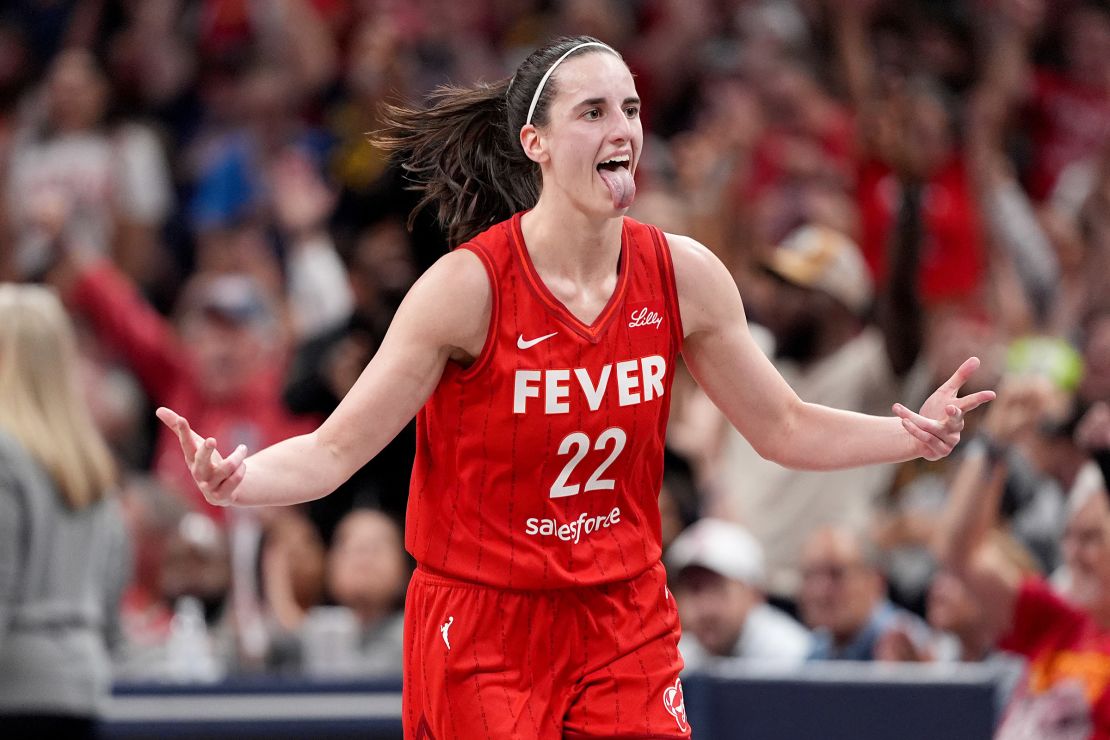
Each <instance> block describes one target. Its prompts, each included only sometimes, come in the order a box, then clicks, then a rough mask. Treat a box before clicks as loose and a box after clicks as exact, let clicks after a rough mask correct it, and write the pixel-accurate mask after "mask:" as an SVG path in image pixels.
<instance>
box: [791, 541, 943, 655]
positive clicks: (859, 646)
mask: <svg viewBox="0 0 1110 740" xmlns="http://www.w3.org/2000/svg"><path fill="white" fill-rule="evenodd" d="M885 588H886V584H885V581H884V579H883V571H882V566H881V564H880V563H879V562H878V555H877V551H875V550H874V548H873V547H872V546H871V545H870V543H868V542H867V541H866V540H864V538H863V537H862V536H860V535H859V534H856V533H854V532H852V531H851V530H849V529H847V528H845V527H825V528H822V529H819V530H817V531H815V532H814V533H813V534H812V535H811V536H810V538H809V541H808V542H807V543H806V545H805V548H804V549H803V551H802V588H801V591H800V592H799V596H800V598H799V602H798V603H799V606H800V607H801V613H802V618H803V620H804V621H805V623H806V625H808V626H809V627H810V629H812V630H813V632H814V641H813V649H812V651H811V652H810V655H809V657H810V659H811V660H876V659H877V658H878V656H877V655H876V649H877V647H878V645H879V643H880V642H881V641H882V639H883V637H884V635H885V634H886V633H887V632H889V631H891V630H894V629H899V630H902V631H904V632H906V634H907V635H908V636H909V637H910V639H911V641H912V642H913V643H914V645H916V646H918V647H919V648H920V647H924V646H925V645H926V644H927V643H928V641H929V639H930V633H929V628H928V626H927V625H925V623H924V622H922V621H921V619H920V618H918V617H917V616H916V615H914V614H912V613H911V612H907V611H905V610H904V609H900V608H898V607H896V606H894V604H892V603H890V601H889V600H888V599H887V598H886V596H885Z"/></svg>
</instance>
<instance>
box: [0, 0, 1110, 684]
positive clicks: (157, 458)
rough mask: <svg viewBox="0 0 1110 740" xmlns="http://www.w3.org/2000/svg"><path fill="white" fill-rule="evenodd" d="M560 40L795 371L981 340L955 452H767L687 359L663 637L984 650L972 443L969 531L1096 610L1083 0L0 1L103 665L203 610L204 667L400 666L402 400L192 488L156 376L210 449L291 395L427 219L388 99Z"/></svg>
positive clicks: (843, 390) (769, 651)
mask: <svg viewBox="0 0 1110 740" xmlns="http://www.w3.org/2000/svg"><path fill="white" fill-rule="evenodd" d="M583 33H584V34H590V35H594V36H596V37H598V38H600V39H602V40H604V41H606V42H607V43H610V44H612V45H613V46H614V47H615V48H617V49H618V50H620V51H621V53H622V54H623V55H624V58H625V60H626V61H627V62H628V63H629V65H630V66H631V68H632V70H633V72H634V73H635V75H636V83H637V87H638V90H639V93H640V95H641V97H642V99H643V101H644V107H643V117H644V127H645V148H644V156H643V160H642V162H641V164H640V168H639V171H638V173H637V178H638V182H639V189H638V193H639V194H638V197H637V200H636V203H635V205H634V206H633V209H632V212H631V214H630V215H632V216H633V217H635V218H638V219H640V220H643V221H648V222H652V223H655V224H658V225H659V226H661V227H662V228H664V230H666V231H671V232H678V233H685V234H689V235H691V236H693V237H695V238H697V239H699V240H700V241H702V242H703V243H705V244H706V245H707V246H709V247H710V248H711V249H712V250H713V251H714V252H715V253H716V254H717V255H718V256H719V257H720V258H721V259H722V260H723V261H724V262H725V264H726V265H727V266H728V267H729V268H730V269H731V271H732V272H733V274H734V276H735V278H736V282H737V285H738V286H739V289H740V292H741V295H742V296H743V298H744V301H745V306H746V309H747V313H748V319H749V321H750V323H751V325H752V330H753V332H755V333H756V336H757V338H758V339H759V341H760V343H761V345H762V346H763V347H764V349H765V351H766V352H767V354H768V356H769V357H770V358H771V359H772V361H773V362H774V363H775V365H776V366H777V367H778V368H779V369H780V371H781V372H782V373H783V375H784V376H785V377H786V378H787V380H788V381H789V382H790V383H791V385H792V386H793V387H794V388H795V389H796V390H797V392H798V393H799V395H801V396H802V398H803V399H804V400H807V401H814V402H820V403H825V404H828V405H832V406H837V407H841V408H849V409H853V410H857V411H863V412H869V413H879V414H889V410H890V406H891V404H892V403H894V402H901V403H903V404H905V405H906V406H909V407H914V408H916V407H917V406H918V405H919V404H920V402H921V401H922V400H923V399H924V395H925V393H926V392H927V391H928V390H930V389H931V388H933V387H935V385H936V384H938V383H940V382H943V381H944V380H945V379H946V378H947V377H948V376H949V375H950V374H951V373H952V372H953V371H954V370H955V368H956V367H957V366H958V365H959V363H960V362H961V361H962V360H963V359H964V358H965V357H967V356H969V355H972V354H975V355H978V356H979V357H981V358H982V361H983V362H982V366H981V368H980V370H979V372H978V373H977V375H976V376H975V378H973V381H972V385H973V386H974V388H996V389H997V390H998V392H999V397H998V400H997V401H995V402H994V403H993V404H991V405H990V406H989V407H987V409H985V413H979V414H977V415H975V416H974V417H973V418H970V419H969V420H968V423H969V429H968V430H967V431H966V432H965V440H966V441H965V442H964V443H963V444H962V445H961V446H960V448H959V449H957V451H956V453H955V454H954V455H953V456H951V458H949V459H946V460H943V461H940V462H936V463H930V462H925V461H920V460H919V461H915V462H912V463H906V464H903V465H898V466H887V467H874V468H867V469H860V470H851V471H842V472H836V473H798V472H794V471H788V470H784V469H782V468H779V467H777V466H775V465H773V464H770V463H767V462H765V461H763V460H761V459H759V458H758V456H757V455H756V454H755V453H754V451H753V450H752V449H751V447H750V446H749V445H747V443H746V442H745V441H744V440H743V438H742V437H740V435H738V434H737V433H736V432H735V431H734V430H732V429H731V428H729V427H728V425H727V423H726V422H725V421H724V420H723V417H722V416H721V415H720V414H719V413H718V412H717V411H716V410H715V408H714V407H713V406H712V404H711V403H710V402H709V401H708V400H707V399H706V398H705V397H704V396H703V395H701V393H700V392H699V391H698V390H697V387H696V385H695V384H694V383H693V381H692V379H691V378H689V376H688V375H687V374H684V373H682V372H681V371H680V377H679V378H678V379H677V380H676V383H675V387H674V396H673V398H672V422H671V428H670V432H669V444H670V447H671V451H670V453H669V455H668V468H667V474H666V477H665V480H664V489H663V492H662V496H661V507H662V512H663V517H664V527H663V529H664V539H665V543H666V544H668V545H671V543H672V542H673V545H672V546H671V547H670V549H669V550H668V552H667V555H666V558H667V562H668V564H669V566H670V573H671V578H672V581H673V583H674V585H673V589H672V590H673V591H674V593H675V595H676V598H677V599H678V603H679V606H680V609H681V616H682V622H683V625H684V627H685V633H686V634H685V637H684V642H683V650H684V653H685V654H686V657H687V660H688V663H689V664H690V666H691V667H697V666H699V665H704V664H705V663H706V662H710V661H717V660H743V659H760V660H776V661H784V662H786V663H790V662H800V661H804V660H814V659H855V660H872V659H879V660H914V661H935V660H975V661H979V660H990V659H994V657H995V656H996V655H997V652H996V650H995V646H996V644H997V643H998V641H999V640H1000V639H1001V637H1002V636H1001V635H1000V634H999V632H998V630H997V629H994V630H993V631H992V625H991V624H988V623H987V622H989V620H985V619H984V617H983V615H982V614H980V610H979V609H978V606H977V602H976V599H975V598H973V597H972V595H971V594H970V593H969V591H968V588H967V584H966V583H965V579H962V578H961V577H959V574H956V573H953V572H952V571H951V570H950V569H948V568H947V566H946V556H945V550H944V548H943V547H938V546H937V544H936V543H937V542H938V541H941V542H943V541H945V535H946V527H951V526H955V525H954V524H953V521H954V517H955V515H954V514H953V513H952V511H951V509H952V505H951V499H952V496H951V495H950V494H951V492H952V488H953V486H954V485H955V483H954V482H955V481H957V480H958V479H959V478H960V473H961V469H962V468H964V467H965V466H967V465H969V464H971V463H973V462H975V461H976V460H980V461H981V459H982V458H983V457H984V456H986V459H989V460H990V461H991V462H992V464H997V465H998V466H1001V468H1003V470H1002V472H1001V473H1000V475H1001V476H1002V477H1001V479H1000V480H1002V481H1003V483H1002V486H1003V491H1002V493H1001V496H1000V500H1001V504H1000V505H999V506H997V507H995V508H997V511H992V512H991V517H992V521H991V523H990V527H989V530H990V531H989V536H987V537H986V538H985V540H984V542H983V543H982V546H983V548H984V549H986V550H989V551H990V552H991V553H993V556H992V557H995V558H997V559H1001V560H1003V561H1005V562H1006V563H1007V564H1008V565H1009V566H1012V567H1015V568H1018V569H1019V570H1020V572H1021V573H1023V574H1027V575H1029V576H1030V577H1033V578H1036V577H1037V576H1038V575H1039V576H1040V577H1044V578H1045V579H1047V581H1046V582H1047V583H1050V584H1051V587H1052V588H1053V589H1056V592H1057V593H1059V594H1060V595H1061V596H1062V597H1063V598H1064V599H1066V600H1070V601H1069V603H1074V604H1076V605H1078V608H1080V609H1081V610H1086V612H1087V613H1089V614H1091V615H1093V617H1094V619H1095V620H1096V622H1098V623H1099V624H1100V625H1102V626H1103V627H1110V565H1107V563H1110V519H1108V517H1110V514H1107V507H1106V506H1105V501H1104V500H1103V499H1104V498H1105V496H1106V491H1105V489H1106V481H1105V479H1104V478H1103V477H1100V475H1099V474H1098V473H1099V472H1105V471H1106V469H1107V468H1106V450H1107V448H1108V447H1110V431H1108V430H1110V412H1108V411H1107V408H1106V403H1107V402H1108V401H1110V293H1108V292H1107V291H1106V290H1105V288H1104V285H1105V283H1106V281H1107V278H1110V216H1108V214H1110V3H1107V2H1103V1H1102V0H1053V1H1052V2H1047V1H1046V0H901V1H898V2H895V1H894V0H471V1H469V2H448V1H445V0H407V1H405V2H395V1H392V0H269V1H267V2H263V1H262V0H143V1H142V2H140V1H139V0H12V1H11V2H8V3H5V4H4V9H3V10H2V11H0V172H2V176H3V179H2V181H3V183H4V187H5V197H4V198H2V199H0V280H6V281H15V282H45V283H48V284H49V285H51V286H53V288H54V289H56V290H57V291H58V293H59V295H60V296H61V297H62V298H63V300H64V301H65V304H66V306H67V307H68V309H69V311H70V314H71V316H72V317H73V318H74V319H75V320H77V321H78V324H79V341H80V346H81V350H82V358H83V365H82V378H83V381H84V383H85V390H86V396H87V398H88V399H89V403H90V404H91V405H92V408H93V412H94V415H95V419H96V422H97V424H98V425H99V426H100V428H101V429H102V431H103V432H104V434H105V435H106V437H107V438H108V440H109V443H110V445H111V447H112V449H113V451H114V452H115V454H116V456H117V458H118V460H119V462H120V464H121V466H122V468H123V470H124V471H125V475H124V479H123V483H122V488H121V494H120V499H121V501H122V504H123V511H124V515H125V518H126V523H127V526H128V530H129V532H130V536H131V541H132V549H133V555H134V557H133V560H134V566H135V567H134V576H133V579H132V582H131V584H130V586H129V588H128V589H127V591H126V593H125V596H124V599H123V606H122V621H121V624H122V629H123V637H124V640H123V643H122V647H121V649H120V654H119V657H118V664H117V670H118V674H119V676H120V677H123V678H137V679H143V678H150V677H157V676H169V675H171V674H173V672H174V670H175V666H177V667H178V668H180V665H179V664H180V663H181V661H178V660H175V657H174V655H175V651H178V650H179V649H180V643H181V642H182V639H184V638H181V639H179V638H180V634H181V633H183V631H184V630H183V629H182V625H188V624H191V623H192V622H193V621H195V617H196V614H197V613H199V614H201V615H202V616H203V624H202V625H201V626H202V627H203V629H204V637H205V640H204V645H205V649H206V650H208V651H209V655H210V662H209V663H205V664H204V665H206V666H208V668H205V669H203V670H199V669H197V668H196V666H197V665H201V664H199V663H196V662H193V663H188V662H187V661H186V663H187V664H188V665H191V666H193V667H192V668H191V669H190V670H192V671H193V672H194V673H199V675H194V676H193V677H194V678H199V677H203V676H218V675H226V674H231V673H241V672H254V671H266V670H269V671H285V672H307V673H312V672H313V671H317V672H324V673H326V672H328V671H341V672H344V673H345V674H358V673H361V674H380V673H387V674H388V673H395V672H396V671H397V669H398V668H399V665H400V661H399V657H398V656H399V654H398V651H399V650H400V618H399V615H400V610H401V609H402V608H403V604H402V601H403V589H404V584H405V583H406V581H407V576H408V573H409V570H410V568H411V563H410V562H409V560H408V558H407V556H406V555H405V553H404V551H403V547H402V537H401V531H402V528H403V517H404V507H405V500H406V496H407V483H408V476H409V472H410V470H411V463H412V455H413V446H414V443H413V431H412V429H411V428H410V429H409V430H406V432H405V433H404V434H402V435H401V436H400V437H399V438H398V439H397V440H396V441H395V442H394V443H393V444H392V445H391V446H390V447H389V448H387V450H386V451H384V452H383V453H382V454H381V455H380V456H379V457H378V458H376V459H375V460H374V461H372V462H371V463H370V464H369V465H368V466H367V467H366V468H365V469H363V470H362V471H360V472H359V473H358V474H357V475H356V476H355V477H354V478H352V480H351V481H350V482H348V483H347V484H345V485H344V486H343V487H342V488H341V489H340V490H339V491H338V492H336V493H335V494H333V495H331V496H329V497H327V498H325V499H323V500H321V501H319V502H314V503H313V504H311V505H307V506H305V507H303V508H291V509H282V510H274V511H268V510H250V511H244V510H216V509H213V508H211V507H208V506H207V505H206V504H205V503H204V502H203V500H202V499H201V498H200V496H199V494H198V493H197V492H196V491H195V489H193V488H192V487H191V485H189V484H190V480H189V478H188V473H187V470H186V468H185V466H184V465H183V464H182V461H181V459H180V452H179V450H178V445H177V443H176V441H175V440H174V438H173V436H172V433H170V432H169V431H168V430H165V429H161V430H159V429H157V428H156V422H155V421H154V417H153V413H152V410H153V408H154V407H155V406H157V405H168V406H171V407H173V408H174V409H175V410H177V411H178V412H180V413H181V414H183V415H184V416H186V417H187V418H188V419H189V420H190V422H191V423H192V424H193V426H194V428H196V429H198V430H199V431H200V433H202V434H204V435H209V436H213V437H215V438H216V439H218V440H220V442H221V443H222V444H226V445H227V450H231V449H233V448H234V447H235V446H236V445H238V444H240V443H242V444H246V445H247V446H248V447H249V448H250V449H251V450H252V451H253V450H257V449H259V448H260V447H262V446H265V445H267V444H270V443H272V442H274V441H277V440H278V439H281V438H284V437H286V436H289V435H291V434H296V433H299V432H302V431H306V430H308V429H311V428H313V426H314V425H315V424H317V423H318V422H319V420H320V419H321V418H323V416H325V415H326V414H327V413H328V412H329V411H330V410H331V409H333V408H334V407H335V405H336V403H337V402H338V399H340V398H341V397H342V396H343V395H344V393H345V392H346V391H347V390H348V389H349V388H350V386H351V385H352V384H353V382H354V380H355V378H357V376H358V374H359V373H360V372H361V369H362V367H364V366H365V364H366V362H367V361H368V360H369V358H370V357H372V356H373V354H374V351H375V348H376V347H377V345H378V343H379V342H380V340H381V338H382V337H383V335H384V332H385V330H386V328H387V327H388V325H389V322H390V318H391V316H392V313H393V311H394V310H395V308H396V307H397V305H398V303H399V301H400V299H401V298H402V297H403V295H404V294H405V292H406V290H407V289H408V287H409V286H410V285H411V283H412V282H413V281H414V280H415V279H416V277H417V276H419V274H420V273H421V272H422V270H423V269H424V268H426V267H427V266H428V265H429V264H430V263H431V262H432V261H434V260H435V259H436V258H437V256H438V255H440V254H442V253H443V252H444V251H445V250H446V249H447V248H448V246H449V245H447V244H446V243H445V241H444V238H443V236H442V234H441V233H440V232H439V230H438V229H437V227H436V224H435V223H434V221H433V220H432V218H431V217H430V215H429V214H417V215H416V217H415V218H414V219H413V220H412V222H411V223H409V212H410V209H411V208H412V206H413V204H414V203H415V201H416V196H415V195H414V194H413V193H412V192H411V191H409V190H407V189H406V187H405V177H404V172H403V169H402V168H401V167H399V166H398V163H396V162H390V161H389V160H388V159H387V158H386V157H385V156H384V155H383V154H382V152H381V151H379V150H378V149H376V148H375V147H374V146H372V145H371V144H370V143H369V139H368V137H367V134H368V133H369V132H373V131H375V130H376V129H377V128H378V126H379V114H380V106H381V104H382V103H385V102H399V101H407V102H413V101H420V100H422V99H423V98H424V97H425V96H426V95H427V94H428V93H429V92H430V91H432V90H433V89H434V88H435V87H436V86H437V85H440V84H444V83H458V84H468V83H471V82H473V81H476V80H494V79H499V78H502V77H506V76H508V75H509V74H511V73H512V70H513V69H514V68H515V66H516V65H517V63H518V62H519V60H520V59H522V58H523V56H524V55H526V54H527V53H528V52H529V51H530V50H531V49H533V48H535V47H536V46H538V45H541V44H542V43H544V42H545V41H546V40H548V39H550V38H552V37H554V36H558V35H562V34H583ZM368 423H372V420H368ZM972 425H974V428H971V426H972ZM829 443H830V444H836V440H830V441H829ZM1100 461H1101V463H1102V466H1101V468H1099V462H1100ZM1090 466H1094V467H1093V468H1092V467H1090ZM1085 469H1087V470H1088V472H1089V471H1090V470H1094V471H1095V472H1094V473H1090V472H1089V474H1088V475H1087V476H1084V475H1081V471H1084V470H1085ZM964 478H965V479H967V480H972V483H974V480H973V479H971V478H968V476H967V475H965V476H964ZM1077 481H1078V482H1077ZM1084 481H1086V484H1084ZM965 482H966V480H965ZM969 485H971V484H969ZM983 485H986V483H984V484H983ZM1084 485H1085V486H1086V487H1085V488H1084ZM1077 487H1078V488H1080V489H1083V490H1088V494H1087V495H1083V496H1081V495H1077V494H1076V493H1074V492H1073V490H1074V489H1076V488H1077ZM1092 488H1093V489H1094V491H1095V493H1094V495H1090V493H1089V489H1092ZM699 520H700V521H699ZM1104 617H1105V618H1106V621H1102V620H1103V618H1104ZM337 645H342V646H346V647H345V648H343V649H341V650H338V651H337V647H336V646H337ZM329 655H331V656H333V657H332V658H328V657H327V656H329ZM336 655H345V656H347V657H346V658H342V659H340V658H335V657H334V656H336ZM1106 665H1107V666H1108V670H1107V671H1106V672H1105V673H1104V674H1103V675H1105V676H1110V657H1107V658H1106ZM1098 695H1100V696H1101V691H1099V692H1098Z"/></svg>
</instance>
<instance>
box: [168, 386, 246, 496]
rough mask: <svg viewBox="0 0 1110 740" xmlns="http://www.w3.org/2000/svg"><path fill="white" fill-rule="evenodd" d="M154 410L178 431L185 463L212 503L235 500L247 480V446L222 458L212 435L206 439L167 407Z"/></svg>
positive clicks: (171, 427)
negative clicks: (240, 485)
mask: <svg viewBox="0 0 1110 740" xmlns="http://www.w3.org/2000/svg"><path fill="white" fill-rule="evenodd" d="M154 413H155V414H156V415H157V416H158V418H159V419H161V420H162V423H163V424H165V425H166V426H168V427H169V428H170V429H172V430H173V431H174V433H176V434H177V440H178V441H179V442H180V443H181V451H182V452H183V453H184V454H185V464H186V465H188V466H189V472H190V473H192V474H193V480H194V481H195V482H196V484H197V488H199V489H200V492H201V493H202V494H204V498H205V499H206V500H207V501H208V503H210V504H215V505H216V506H230V505H231V504H232V503H234V495H235V489H236V488H238V487H239V484H240V483H242V482H243V476H244V475H245V474H246V472H247V466H246V462H245V460H246V458H247V447H246V445H239V446H238V447H236V448H235V451H234V452H232V453H231V454H230V455H228V456H227V457H226V458H224V457H221V456H220V453H219V451H218V450H217V449H216V440H215V439H213V438H212V437H209V438H207V439H205V438H204V437H201V436H200V435H199V434H197V433H196V432H194V431H193V430H192V428H191V427H190V426H189V422H188V420H186V419H185V417H184V416H181V415H180V414H178V413H176V412H175V411H172V410H171V409H168V408H166V407H165V406H162V407H159V408H158V410H157V411H155V412H154Z"/></svg>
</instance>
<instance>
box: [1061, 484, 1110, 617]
mask: <svg viewBox="0 0 1110 740" xmlns="http://www.w3.org/2000/svg"><path fill="white" fill-rule="evenodd" d="M1106 498H1107V497H1106V493H1105V491H1103V492H1100V493H1095V494H1094V495H1091V496H1090V497H1089V498H1088V499H1087V500H1086V501H1085V502H1084V503H1083V504H1081V505H1080V506H1079V507H1078V508H1077V509H1075V510H1074V511H1073V512H1072V514H1071V516H1070V517H1069V518H1068V523H1067V526H1066V527H1065V529H1064V537H1063V541H1062V542H1061V549H1062V550H1063V555H1064V563H1065V565H1067V568H1068V573H1069V575H1070V583H1069V585H1068V596H1069V598H1070V599H1071V600H1073V601H1075V602H1076V603H1077V604H1079V605H1080V606H1082V607H1083V608H1085V609H1088V610H1090V611H1093V612H1096V613H1100V614H1107V615H1110V506H1108V505H1107V503H1106Z"/></svg>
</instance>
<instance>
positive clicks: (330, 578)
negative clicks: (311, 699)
mask: <svg viewBox="0 0 1110 740" xmlns="http://www.w3.org/2000/svg"><path fill="white" fill-rule="evenodd" d="M408 577H409V563H408V559H407V556H406V555H405V550H404V544H403V542H402V539H401V531H400V528H399V527H398V526H397V524H396V523H395V522H394V521H393V520H392V519H390V518H389V517H388V516H386V515H385V514H383V513H382V512H380V511H374V510H372V509H355V510H354V511H352V512H351V513H350V514H348V515H347V516H346V517H344V518H343V520H342V521H341V522H340V523H339V527H338V528H337V529H336V535H335V542H334V543H333V544H332V548H331V550H330V551H329V552H328V562H327V587H328V591H329V593H330V594H331V597H332V598H333V599H334V600H335V603H336V604H338V605H340V606H343V607H346V608H347V609H350V610H351V612H353V613H354V615H355V617H356V618H357V621H358V627H359V633H358V641H357V651H356V652H357V654H356V656H355V665H354V671H355V672H356V673H358V674H360V675H364V676H368V675H398V674H399V673H400V671H401V658H402V649H403V645H402V642H401V628H402V626H403V625H404V613H403V610H402V605H403V602H404V593H405V584H406V583H407V581H408Z"/></svg>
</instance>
